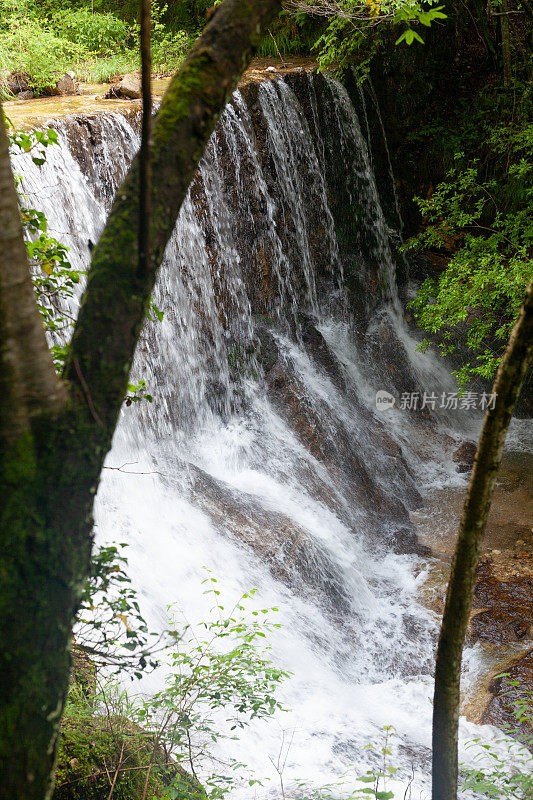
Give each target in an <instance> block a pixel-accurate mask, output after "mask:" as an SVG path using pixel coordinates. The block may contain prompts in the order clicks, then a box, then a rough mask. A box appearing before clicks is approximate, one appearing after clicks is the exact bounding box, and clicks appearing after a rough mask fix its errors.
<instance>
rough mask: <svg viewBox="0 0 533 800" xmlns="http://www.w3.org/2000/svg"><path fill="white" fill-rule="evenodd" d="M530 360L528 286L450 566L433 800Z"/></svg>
mask: <svg viewBox="0 0 533 800" xmlns="http://www.w3.org/2000/svg"><path fill="white" fill-rule="evenodd" d="M532 361H533V281H532V282H531V283H530V284H529V287H528V290H527V294H526V298H525V300H524V304H523V306H522V309H521V311H520V315H519V317H518V320H517V322H516V324H515V326H514V328H513V330H512V333H511V338H510V339H509V344H508V345H507V349H506V351H505V353H504V356H503V358H502V361H501V363H500V366H499V368H498V372H497V375H496V380H495V383H494V387H493V392H494V393H495V394H496V402H495V406H494V408H493V409H488V410H487V413H486V415H485V421H484V423H483V429H482V431H481V437H480V439H479V444H478V447H477V452H476V458H475V462H474V469H473V471H472V476H471V478H470V485H469V487H468V492H467V496H466V501H465V505H464V509H463V514H462V518H461V523H460V527H459V535H458V539H457V546H456V550H455V555H454V558H453V563H452V571H451V577H450V582H449V585H448V593H447V597H446V605H445V609H444V616H443V619H442V627H441V632H440V638H439V645H438V649H437V663H436V669H435V695H434V704H433V795H432V797H433V800H455V799H456V798H457V777H458V763H457V762H458V755H457V741H458V721H459V690H460V679H461V659H462V652H463V644H464V638H465V633H466V629H467V626H468V621H469V618H470V611H471V607H472V596H473V592H474V586H475V579H476V569H477V565H478V561H479V555H480V550H481V544H482V540H483V534H484V532H485V527H486V523H487V517H488V514H489V509H490V504H491V500H492V493H493V491H494V486H495V483H496V477H497V474H498V470H499V467H500V462H501V458H502V452H503V446H504V443H505V437H506V435H507V429H508V427H509V423H510V421H511V417H512V415H513V411H514V407H515V404H516V401H517V399H518V396H519V394H520V389H521V387H522V383H523V381H524V378H525V376H526V373H527V371H528V368H529V366H530V365H531V363H532Z"/></svg>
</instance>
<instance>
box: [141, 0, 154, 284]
mask: <svg viewBox="0 0 533 800" xmlns="http://www.w3.org/2000/svg"><path fill="white" fill-rule="evenodd" d="M140 2H141V66H142V69H141V80H142V100H143V110H142V130H141V149H140V152H139V245H138V246H139V274H140V275H141V276H143V275H146V274H147V273H148V272H149V271H150V186H151V180H152V174H151V155H150V132H151V127H152V86H151V80H152V51H151V47H150V33H151V7H150V6H151V0H140Z"/></svg>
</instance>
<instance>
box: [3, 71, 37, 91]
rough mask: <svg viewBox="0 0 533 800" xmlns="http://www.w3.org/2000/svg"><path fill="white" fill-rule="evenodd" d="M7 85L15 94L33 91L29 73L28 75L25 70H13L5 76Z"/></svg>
mask: <svg viewBox="0 0 533 800" xmlns="http://www.w3.org/2000/svg"><path fill="white" fill-rule="evenodd" d="M5 85H6V88H7V90H8V91H9V92H12V93H13V94H19V93H20V92H28V91H31V86H30V84H29V75H26V74H25V73H24V72H18V71H15V72H11V73H10V74H9V75H8V76H7V77H6V78H5Z"/></svg>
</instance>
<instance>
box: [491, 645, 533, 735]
mask: <svg viewBox="0 0 533 800" xmlns="http://www.w3.org/2000/svg"><path fill="white" fill-rule="evenodd" d="M498 671H499V672H500V673H501V672H502V670H501V669H499V670H498ZM503 672H504V673H507V677H504V676H502V675H501V674H500V675H498V676H497V677H496V678H494V680H493V681H492V682H491V683H490V686H489V692H490V693H491V695H492V699H491V700H489V703H488V705H487V708H486V709H485V712H484V714H483V717H482V722H483V723H485V724H488V725H497V726H499V727H502V725H505V726H509V728H510V730H511V731H514V734H515V735H517V736H518V738H523V737H526V738H529V737H531V733H532V732H533V729H532V726H531V718H529V719H528V717H527V715H526V714H522V715H521V718H520V720H519V721H518V720H517V718H516V704H517V703H519V702H521V701H522V702H523V701H524V696H525V695H524V692H530V691H531V689H532V687H533V649H531V650H529V651H528V652H527V653H525V654H524V655H522V656H519V657H518V658H515V659H514V661H512V662H511V663H510V664H509V665H508V666H506V667H505V668H504V669H503Z"/></svg>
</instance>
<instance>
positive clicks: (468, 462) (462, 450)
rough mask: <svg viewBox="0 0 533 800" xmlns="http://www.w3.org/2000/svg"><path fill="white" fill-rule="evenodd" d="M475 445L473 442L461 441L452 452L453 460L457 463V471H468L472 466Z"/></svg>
mask: <svg viewBox="0 0 533 800" xmlns="http://www.w3.org/2000/svg"><path fill="white" fill-rule="evenodd" d="M476 449H477V448H476V445H475V444H474V442H463V443H462V444H461V445H460V446H459V447H458V448H457V450H456V451H455V453H454V454H453V460H454V461H455V463H456V464H457V465H458V467H457V469H458V471H459V472H470V470H471V469H472V467H473V466H474V458H475V456H476Z"/></svg>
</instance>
